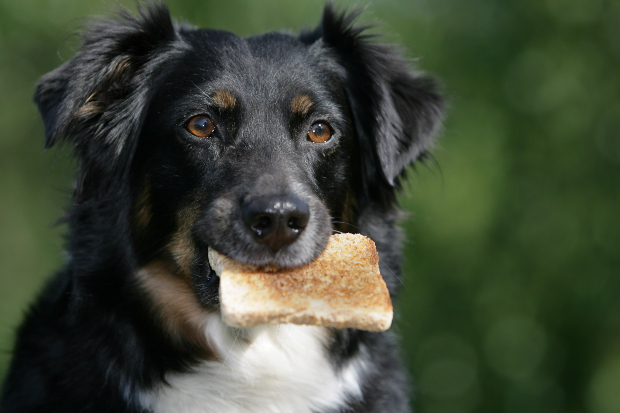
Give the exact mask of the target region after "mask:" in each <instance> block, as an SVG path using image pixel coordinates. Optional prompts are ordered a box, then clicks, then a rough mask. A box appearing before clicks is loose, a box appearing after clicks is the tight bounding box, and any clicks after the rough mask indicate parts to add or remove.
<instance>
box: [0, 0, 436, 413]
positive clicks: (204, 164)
mask: <svg viewBox="0 0 620 413" xmlns="http://www.w3.org/2000/svg"><path fill="white" fill-rule="evenodd" d="M355 17H356V14H355V13H353V14H349V15H341V14H338V13H336V12H335V11H334V10H333V8H332V7H331V6H329V5H328V6H327V7H326V8H325V11H324V14H323V18H322V21H321V23H320V25H319V27H318V28H317V29H316V30H314V31H311V32H304V33H302V34H301V35H300V36H298V37H293V36H290V35H286V34H280V33H269V34H265V35H261V36H256V37H251V38H248V39H242V38H239V37H237V36H235V35H234V34H231V33H228V32H223V31H216V30H202V29H195V28H192V27H188V26H176V25H174V24H173V23H172V22H171V20H170V16H169V14H168V10H167V9H166V7H165V6H163V5H154V4H149V5H146V6H143V7H141V8H140V11H139V15H138V16H137V17H135V16H132V15H130V14H128V13H121V16H120V17H119V18H117V19H111V20H101V21H98V22H96V23H93V24H91V25H90V26H88V27H87V28H86V30H85V33H84V35H83V39H84V41H83V46H82V49H81V51H79V52H78V53H77V54H76V55H75V57H74V58H73V59H72V60H70V61H69V62H67V63H65V64H64V65H62V66H61V67H59V68H58V69H56V70H54V71H52V72H50V73H49V74H47V75H45V76H43V77H42V78H41V80H40V81H39V83H38V85H37V90H36V94H35V102H36V103H37V105H38V107H39V110H40V112H41V115H42V117H43V121H44V123H45V145H46V147H51V146H52V145H54V144H56V143H57V142H59V141H62V140H64V141H66V143H68V144H69V145H70V146H71V147H72V148H73V150H74V152H75V154H76V156H77V158H78V160H79V166H78V171H77V174H76V179H75V188H74V202H73V205H72V207H71V208H70V210H69V211H68V214H67V218H66V220H67V222H68V226H69V231H68V243H67V249H68V253H69V259H68V261H67V264H66V266H65V268H64V269H62V270H61V271H60V272H59V273H58V274H57V275H56V276H55V277H54V278H53V279H52V281H51V282H49V284H48V285H47V287H46V288H45V289H44V291H43V293H42V295H41V296H40V297H39V299H38V300H37V302H36V303H35V304H34V305H33V306H32V308H31V310H30V312H29V313H28V316H27V318H26V320H25V322H24V323H23V325H22V326H21V328H20V329H19V332H18V338H17V343H16V346H15V352H14V357H13V361H12V364H11V367H10V370H9V373H8V376H7V379H6V382H5V385H4V389H3V392H2V398H1V400H0V411H1V412H2V413H12V412H64V413H68V412H116V413H120V412H143V411H145V410H144V409H143V408H142V407H141V404H140V401H139V400H138V396H137V394H138V393H139V392H140V391H141V390H144V389H150V388H153V387H154V386H156V385H157V384H158V383H161V382H162V381H164V380H165V375H166V374H167V373H169V372H174V371H187V370H188V369H191V368H192V366H193V365H195V364H196V363H199V362H200V361H201V360H202V359H203V358H205V357H209V354H208V353H209V349H205V348H203V347H201V344H200V343H199V342H196V340H194V339H193V338H192V337H190V336H183V335H180V336H178V335H177V336H175V335H173V334H171V332H170V331H168V330H167V329H166V328H165V327H164V325H163V322H162V319H161V315H160V314H159V313H158V311H157V310H156V308H155V307H156V303H154V302H153V300H152V299H151V298H148V297H145V294H144V286H143V285H141V283H140V281H139V280H138V279H137V277H136V275H135V274H136V273H137V272H138V271H140V269H143V268H147V267H148V266H149V265H150V264H151V263H153V262H157V263H159V265H162V266H164V267H165V268H169V269H170V274H172V276H173V277H179V278H180V279H183V280H185V281H184V282H187V283H188V285H189V286H191V289H192V291H193V294H194V295H195V300H196V301H197V302H199V303H200V305H201V306H203V307H204V308H205V309H209V311H217V308H218V294H217V288H218V278H217V276H215V275H214V274H213V273H212V271H211V268H210V267H209V264H208V261H207V259H206V248H207V246H212V247H214V248H215V249H217V250H219V251H220V252H222V253H224V254H227V255H229V256H231V257H233V258H234V259H236V260H239V261H242V262H247V263H254V264H270V263H275V264H279V265H280V266H283V267H294V266H298V265H301V264H304V263H307V262H310V261H312V260H313V259H314V258H316V257H317V256H318V255H319V254H320V253H321V251H322V250H323V248H324V247H325V245H326V242H327V239H328V237H329V235H331V234H332V232H333V231H336V230H338V231H346V232H360V233H362V234H365V235H367V236H369V237H371V238H372V239H373V240H374V241H375V242H376V244H377V247H378V251H379V254H380V257H381V272H382V274H383V276H384V278H385V280H386V282H387V284H388V287H389V289H390V292H391V293H392V294H394V293H395V292H396V290H397V287H398V284H399V281H398V280H399V279H400V246H399V241H400V232H399V230H398V228H397V227H396V220H397V218H398V209H397V206H396V199H395V194H396V191H397V190H398V189H399V186H400V184H399V180H400V179H401V178H402V176H403V175H404V174H405V171H406V167H407V166H408V165H409V164H411V163H412V162H413V161H415V160H416V159H418V158H420V157H422V156H425V154H426V153H427V151H428V149H429V145H430V144H431V142H432V135H433V133H434V131H435V128H436V126H437V124H438V121H439V118H440V116H441V112H442V107H443V105H442V100H441V97H440V96H439V95H438V93H437V92H436V88H435V85H434V83H433V81H432V80H431V79H430V78H428V77H426V76H424V75H422V74H420V73H417V72H415V71H412V70H411V69H410V68H409V67H408V65H407V63H406V62H405V60H404V59H403V58H402V57H401V56H400V55H399V54H398V53H397V52H395V51H394V50H393V49H391V48H390V47H388V46H387V45H385V44H382V43H378V42H375V41H373V39H371V38H370V37H369V36H367V35H365V34H363V28H361V27H358V26H354V25H353V20H354V19H355ZM221 90H225V91H227V92H229V94H230V96H232V97H233V102H232V103H231V102H230V101H229V102H228V104H223V105H222V104H221V102H220V103H219V104H216V103H217V102H215V100H214V99H215V98H214V95H215V94H216V93H217V92H218V91H221ZM299 95H304V96H307V97H309V98H310V100H311V101H312V106H311V108H309V109H308V110H307V111H304V110H298V111H295V110H292V109H291V104H290V102H291V101H292V100H293V99H294V98H295V97H296V96H299ZM225 103H226V102H225ZM197 115H207V116H209V117H210V118H211V119H212V120H213V121H214V124H215V125H216V128H215V130H214V132H213V134H212V136H211V137H209V138H202V139H201V138H197V137H195V136H193V135H191V134H190V133H189V132H188V130H187V129H186V126H187V122H188V119H191V118H192V117H194V116H197ZM317 121H322V122H326V123H327V124H329V125H330V126H331V128H332V130H333V136H332V138H331V139H330V140H329V141H327V142H325V143H314V142H311V141H309V140H308V139H307V131H308V129H309V127H310V126H311V125H312V124H313V123H314V122H317ZM282 193H285V194H293V195H295V196H297V197H299V198H300V199H303V201H304V202H306V203H307V204H308V206H309V209H310V222H309V224H308V226H307V227H306V229H305V230H303V232H302V233H301V235H300V236H299V238H298V239H297V240H296V241H295V242H294V243H291V244H290V245H285V246H284V247H282V248H280V249H278V250H277V251H273V250H271V249H269V248H268V246H267V245H265V244H262V243H260V242H257V241H256V238H255V237H254V236H253V234H252V233H251V231H248V230H247V228H246V227H245V226H244V225H243V222H242V220H241V218H240V216H241V206H242V205H243V204H244V203H245V202H247V201H248V200H251V199H254V198H256V197H258V196H262V195H265V194H267V195H279V194H282ZM360 344H363V345H364V346H365V347H366V348H367V349H369V352H370V355H371V357H372V364H373V365H372V367H371V368H370V369H369V373H368V374H367V377H365V378H364V380H365V381H364V384H363V390H364V399H363V401H362V402H355V403H352V404H351V405H350V406H349V408H348V409H347V410H346V411H351V412H387V411H390V412H405V411H408V386H407V379H406V375H405V373H404V370H403V368H402V366H401V363H400V362H399V360H398V357H397V355H396V353H397V350H396V348H395V345H394V340H393V337H392V335H391V333H389V332H387V333H368V332H362V331H357V330H350V329H347V330H342V331H334V333H333V341H332V343H331V345H330V348H329V354H330V355H331V357H332V359H333V363H334V366H335V368H337V366H339V365H342V364H343V363H345V361H346V360H347V359H349V358H351V357H354V356H355V355H356V353H357V351H358V348H359V346H360Z"/></svg>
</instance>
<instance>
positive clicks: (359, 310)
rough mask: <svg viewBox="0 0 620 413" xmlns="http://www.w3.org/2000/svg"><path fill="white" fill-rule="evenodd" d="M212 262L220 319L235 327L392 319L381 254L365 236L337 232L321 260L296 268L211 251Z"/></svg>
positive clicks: (379, 325)
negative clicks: (248, 262)
mask: <svg viewBox="0 0 620 413" xmlns="http://www.w3.org/2000/svg"><path fill="white" fill-rule="evenodd" d="M209 262H210V263H211V266H212V268H213V269H214V271H215V272H216V274H218V275H219V276H220V304H221V309H222V318H223V320H224V322H225V323H226V324H228V325H231V326H233V327H253V326H257V325H260V324H285V323H292V324H308V325H320V326H330V327H336V328H346V327H352V328H357V329H360V330H367V331H385V330H387V329H388V328H390V325H391V323H392V317H393V309H392V301H391V300H390V294H389V292H388V289H387V286H386V285H385V281H383V278H382V277H381V274H380V273H379V255H378V254H377V250H376V249H375V243H374V242H373V241H372V240H371V239H369V238H367V237H365V236H363V235H359V234H336V235H333V236H332V237H331V238H330V240H329V243H328V244H327V247H326V248H325V251H324V252H323V254H322V255H321V256H320V257H319V258H317V259H316V260H315V261H314V262H312V263H311V264H309V265H306V266H303V267H299V268H295V269H292V270H291V269H289V270H281V271H280V270H278V269H276V268H273V267H269V268H266V267H257V266H253V265H246V264H241V263H239V262H236V261H233V260H231V259H230V258H228V257H226V256H224V255H221V254H220V253H218V252H217V251H215V250H213V249H209Z"/></svg>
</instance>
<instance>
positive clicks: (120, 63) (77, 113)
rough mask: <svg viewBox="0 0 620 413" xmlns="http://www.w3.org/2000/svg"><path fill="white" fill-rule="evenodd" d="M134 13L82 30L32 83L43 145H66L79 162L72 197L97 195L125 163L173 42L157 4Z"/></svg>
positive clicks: (168, 21) (167, 20) (174, 35)
mask: <svg viewBox="0 0 620 413" xmlns="http://www.w3.org/2000/svg"><path fill="white" fill-rule="evenodd" d="M138 11H139V14H138V16H133V15H131V14H130V13H129V12H126V11H124V12H121V13H120V17H119V18H117V19H108V20H99V21H95V22H93V23H91V24H90V25H88V26H87V27H86V30H85V31H84V34H83V36H82V37H83V45H82V48H81V50H80V51H79V52H77V53H76V55H75V56H74V57H73V58H72V59H71V60H70V61H68V62H67V63H65V64H63V65H62V66H60V67H59V68H57V69H56V70H54V71H52V72H50V73H48V74H46V75H44V76H43V77H42V78H41V79H40V80H39V83H38V84H37V89H36V92H35V95H34V101H35V103H36V104H37V105H38V108H39V112H40V113H41V116H42V118H43V122H44V124H45V147H46V148H49V147H51V146H52V145H54V144H55V143H57V142H59V141H61V140H68V141H70V142H71V146H72V148H73V149H74V151H75V154H76V155H77V156H78V158H79V160H80V169H79V172H78V179H77V185H76V198H77V199H86V198H89V197H90V196H92V195H94V194H95V193H97V192H99V195H102V192H101V191H105V190H106V188H109V187H111V186H114V182H112V180H113V179H114V178H115V177H114V175H118V173H121V172H122V171H123V170H124V169H126V167H127V166H128V164H129V162H130V159H131V156H132V154H133V148H134V147H135V142H134V141H135V139H132V138H134V137H136V136H137V135H138V132H139V128H140V123H141V117H142V115H143V110H142V109H143V108H144V107H145V106H146V101H147V99H148V93H149V90H151V89H152V87H150V85H152V83H153V82H154V81H155V78H156V76H157V73H158V71H157V67H159V65H160V64H161V63H162V61H163V60H165V59H166V58H168V57H169V56H170V55H171V53H166V52H165V51H166V50H170V49H171V47H170V45H171V44H172V43H173V42H175V41H177V40H178V36H177V33H176V30H175V28H174V26H173V24H172V21H171V19H170V14H169V12H168V9H167V8H166V7H165V6H164V5H162V4H151V3H149V4H147V5H145V6H141V7H139V10H138ZM116 178H118V176H117V177H116ZM98 197H100V196H98Z"/></svg>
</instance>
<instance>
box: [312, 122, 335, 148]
mask: <svg viewBox="0 0 620 413" xmlns="http://www.w3.org/2000/svg"><path fill="white" fill-rule="evenodd" d="M331 137H332V130H331V128H330V127H329V125H328V124H327V123H323V122H317V123H315V124H313V125H312V126H311V127H310V130H309V131H308V138H310V140H311V141H312V142H316V143H322V142H327V141H328V140H329V138H331Z"/></svg>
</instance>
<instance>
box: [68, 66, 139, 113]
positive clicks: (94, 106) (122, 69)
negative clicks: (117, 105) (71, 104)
mask: <svg viewBox="0 0 620 413" xmlns="http://www.w3.org/2000/svg"><path fill="white" fill-rule="evenodd" d="M109 67H110V68H109V71H108V80H107V85H108V90H105V89H103V90H101V91H97V92H94V93H92V94H91V95H90V96H89V97H88V99H86V102H84V104H83V105H82V106H81V107H80V108H79V109H78V110H77V111H76V112H75V114H74V115H73V117H72V120H73V119H76V118H77V119H80V118H82V119H84V118H86V119H88V118H90V117H93V116H96V115H99V114H101V113H103V112H105V110H106V108H107V105H108V102H106V101H105V100H106V99H105V97H102V95H103V96H105V94H106V92H107V91H109V90H110V89H113V88H116V87H118V85H117V84H116V83H118V82H120V83H122V82H123V76H126V75H127V73H128V72H129V68H130V67H131V61H130V59H129V56H118V57H117V58H115V59H114V60H113V61H112V62H111V63H110V66H109ZM100 92H103V93H100Z"/></svg>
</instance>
